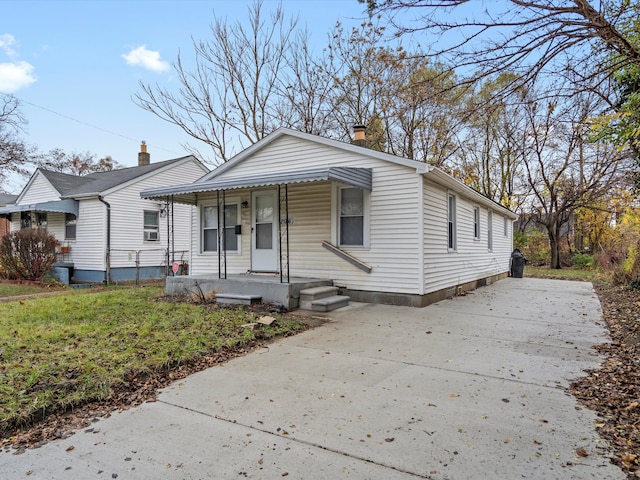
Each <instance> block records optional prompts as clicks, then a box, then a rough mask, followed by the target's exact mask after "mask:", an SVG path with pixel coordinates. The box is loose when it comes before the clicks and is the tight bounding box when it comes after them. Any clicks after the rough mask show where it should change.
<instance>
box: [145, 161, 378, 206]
mask: <svg viewBox="0 0 640 480" xmlns="http://www.w3.org/2000/svg"><path fill="white" fill-rule="evenodd" d="M321 181H332V182H338V183H343V184H345V185H350V186H353V187H358V188H362V189H364V190H371V189H372V174H371V169H370V168H351V167H327V168H314V169H309V170H298V171H294V172H281V173H274V174H268V175H259V176H254V177H238V178H221V179H218V180H210V181H207V182H195V183H189V184H185V185H174V186H172V187H161V188H151V189H148V190H143V191H142V192H140V196H141V197H142V198H146V199H149V200H164V199H166V198H167V197H173V200H174V201H175V202H179V203H187V204H190V205H195V204H196V202H197V200H196V196H197V194H198V193H202V192H215V191H218V190H233V189H238V188H255V187H266V186H269V185H289V184H291V183H308V182H321Z"/></svg>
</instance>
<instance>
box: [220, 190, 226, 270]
mask: <svg viewBox="0 0 640 480" xmlns="http://www.w3.org/2000/svg"><path fill="white" fill-rule="evenodd" d="M226 209H227V200H226V190H222V235H221V238H222V246H223V248H224V250H223V251H222V255H223V257H224V278H225V279H226V278H227V242H226V239H225V238H224V236H225V233H226V230H227V216H226V215H225V210H226ZM218 225H219V224H218Z"/></svg>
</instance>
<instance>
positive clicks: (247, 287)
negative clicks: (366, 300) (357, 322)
mask: <svg viewBox="0 0 640 480" xmlns="http://www.w3.org/2000/svg"><path fill="white" fill-rule="evenodd" d="M325 285H333V281H332V280H323V279H314V278H291V279H290V280H289V282H288V283H280V276H276V275H229V276H228V277H227V278H218V277H217V276H215V277H214V276H213V275H197V276H191V275H189V276H177V277H167V286H166V292H167V295H190V294H196V295H204V296H212V295H213V294H215V293H239V294H244V295H259V296H261V297H262V301H263V302H264V303H274V304H277V305H282V306H283V307H285V308H286V309H287V310H295V309H296V308H298V306H299V301H300V290H304V289H305V288H312V287H321V286H325Z"/></svg>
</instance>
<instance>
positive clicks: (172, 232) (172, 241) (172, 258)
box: [171, 195, 176, 271]
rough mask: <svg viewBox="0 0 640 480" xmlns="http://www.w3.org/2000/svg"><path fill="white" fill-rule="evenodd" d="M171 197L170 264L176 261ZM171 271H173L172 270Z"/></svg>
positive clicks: (174, 226) (174, 227)
mask: <svg viewBox="0 0 640 480" xmlns="http://www.w3.org/2000/svg"><path fill="white" fill-rule="evenodd" d="M173 205H174V204H173V195H171V264H172V265H173V264H174V263H175V261H176V224H175V219H174V217H173ZM172 271H173V270H172Z"/></svg>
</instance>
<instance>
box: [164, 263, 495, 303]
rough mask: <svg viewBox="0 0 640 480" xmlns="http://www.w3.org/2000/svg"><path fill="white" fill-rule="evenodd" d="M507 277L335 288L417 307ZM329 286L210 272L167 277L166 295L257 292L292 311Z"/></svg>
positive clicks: (360, 298) (355, 296)
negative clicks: (307, 292)
mask: <svg viewBox="0 0 640 480" xmlns="http://www.w3.org/2000/svg"><path fill="white" fill-rule="evenodd" d="M507 276H508V272H504V273H500V274H498V275H492V276H490V277H485V278H481V279H479V280H475V281H473V282H467V283H463V284H460V285H454V286H452V287H449V288H446V289H442V290H438V291H436V292H430V293H426V294H424V295H415V294H409V293H389V292H372V291H365V290H351V289H349V288H344V287H338V291H339V293H340V295H346V296H348V297H349V298H350V299H351V300H352V301H354V302H362V303H378V304H383V305H398V306H403V307H418V308H420V307H426V306H427V305H431V304H432V303H435V302H439V301H441V300H444V299H446V298H451V297H455V296H456V295H460V294H462V293H464V292H468V291H470V290H475V289H476V288H478V287H484V286H486V285H491V284H492V283H493V282H496V281H498V280H502V279H503V278H507ZM332 285H333V281H332V280H322V279H312V278H291V279H290V282H289V283H280V276H278V275H250V274H247V275H229V276H228V277H227V278H226V279H220V278H218V277H217V276H213V275H198V276H191V275H185V276H176V277H167V286H166V293H167V295H189V294H194V293H195V294H197V295H204V296H206V297H209V296H213V295H214V294H215V293H238V294H245V295H260V296H261V297H262V301H263V302H265V303H275V304H278V305H282V306H284V307H285V308H287V309H288V310H294V309H296V308H300V290H304V289H308V288H314V287H322V286H332Z"/></svg>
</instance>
